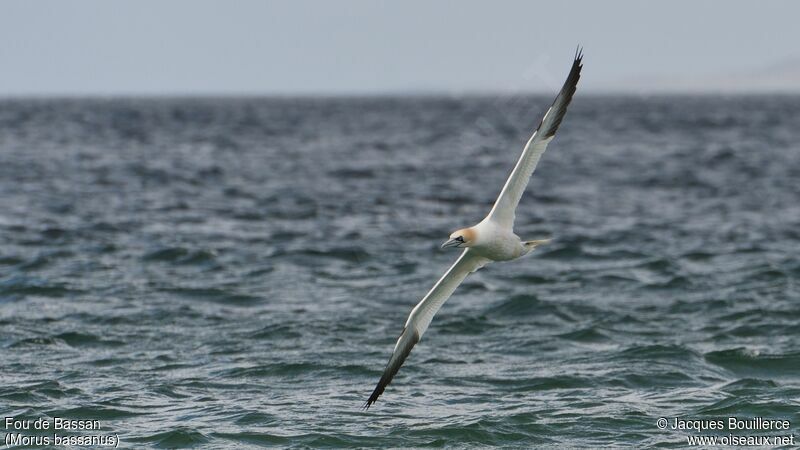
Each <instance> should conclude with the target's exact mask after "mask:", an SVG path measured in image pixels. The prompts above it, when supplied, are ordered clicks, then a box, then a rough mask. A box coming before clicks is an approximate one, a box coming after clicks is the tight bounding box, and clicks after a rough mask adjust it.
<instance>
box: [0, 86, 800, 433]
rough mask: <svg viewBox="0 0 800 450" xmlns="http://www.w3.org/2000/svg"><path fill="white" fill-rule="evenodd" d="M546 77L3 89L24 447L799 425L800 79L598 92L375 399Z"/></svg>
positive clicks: (3, 365)
mask: <svg viewBox="0 0 800 450" xmlns="http://www.w3.org/2000/svg"><path fill="white" fill-rule="evenodd" d="M551 101H552V97H551V96H549V95H548V96H536V95H533V96H532V95H516V94H507V95H506V94H504V95H499V96H496V95H480V96H425V95H411V96H367V97H299V98H294V97H252V98H250V97H232V98H227V97H205V98H182V97H177V98H114V97H109V98H105V97H100V98H6V99H3V100H0V416H1V417H0V419H1V420H2V422H0V438H2V439H3V440H4V441H3V444H2V445H3V446H4V447H7V448H66V447H64V446H63V445H62V446H60V447H59V445H60V444H57V443H55V439H57V438H59V439H62V441H59V442H61V443H63V442H64V441H63V439H65V438H66V437H69V438H70V439H72V441H70V442H73V443H75V444H74V445H77V446H81V445H85V444H86V443H88V444H89V445H92V446H93V447H92V448H101V447H103V446H104V445H116V446H118V447H119V448H137V449H138V448H209V449H238V448H259V447H270V448H321V447H326V448H370V447H371V448H404V449H405V448H420V447H444V448H486V447H503V448H555V447H559V448H685V447H687V446H688V445H691V443H690V442H689V441H688V440H691V439H697V438H700V437H703V436H706V437H708V436H710V438H715V439H719V441H718V442H716V444H711V443H710V442H707V443H706V445H705V446H707V447H711V446H713V445H722V446H725V445H726V444H725V443H726V442H727V445H729V446H737V445H738V444H736V443H735V442H737V440H738V439H739V438H741V437H742V436H744V437H747V436H769V438H770V439H772V438H780V439H784V438H785V439H786V441H779V443H778V444H774V443H773V446H775V447H782V446H783V447H785V448H793V447H795V446H796V445H798V444H799V443H800V97H798V96H783V95H738V96H716V95H683V96H645V95H628V96H611V95H605V96H603V95H590V94H584V93H582V92H581V91H580V89H579V91H578V93H577V94H576V96H575V99H574V101H573V103H572V105H571V107H570V109H569V112H568V113H567V115H566V117H565V119H564V122H563V123H562V125H561V128H560V130H559V133H558V135H557V136H556V138H555V140H554V141H552V142H551V143H550V146H549V148H548V150H547V152H546V153H545V154H544V156H543V157H542V159H541V161H540V163H539V166H538V168H537V170H536V172H535V174H534V176H533V177H532V178H531V181H530V184H529V186H528V189H527V191H526V193H525V195H524V196H523V198H522V201H521V202H520V205H519V208H518V209H517V212H516V226H515V232H516V234H518V235H519V236H520V237H522V238H523V239H527V240H530V239H544V238H552V241H551V242H550V243H549V244H547V245H544V246H541V247H539V248H537V249H536V250H535V251H534V252H533V253H532V254H530V255H528V256H527V257H525V258H523V259H519V260H516V261H511V262H505V263H496V264H490V265H488V266H486V267H485V268H483V269H481V270H480V271H478V272H476V273H474V274H472V275H471V276H470V277H468V278H467V280H466V281H465V282H464V283H463V284H462V285H461V286H460V287H459V288H458V290H457V291H456V292H455V294H454V295H453V296H452V297H451V298H450V300H449V301H448V302H447V303H446V304H445V305H444V307H443V308H442V310H441V311H439V313H438V314H437V316H436V317H435V319H434V320H433V323H432V324H431V327H430V328H429V330H428V331H427V333H426V334H425V335H424V337H423V338H422V340H421V341H420V343H419V344H418V345H417V346H416V347H415V348H414V350H413V351H412V353H411V355H410V357H409V358H408V360H406V362H405V364H404V366H403V367H402V368H401V370H400V372H399V374H398V375H397V377H396V378H395V379H394V381H393V382H392V384H391V385H390V386H389V387H388V388H387V389H386V392H385V393H384V394H383V396H381V398H380V399H379V400H378V402H377V403H376V404H374V405H373V406H372V407H371V408H369V409H368V410H365V409H363V408H362V407H363V405H364V402H365V401H366V399H367V397H368V396H369V394H370V393H371V392H372V389H373V388H374V387H375V385H376V383H377V381H378V378H379V377H380V375H381V373H382V371H383V368H384V366H385V364H386V362H387V361H388V359H389V356H390V354H391V352H392V349H393V346H394V343H395V341H396V339H397V337H398V335H399V334H400V332H401V330H402V328H403V325H404V323H405V320H406V318H407V316H408V313H409V312H410V310H411V309H412V307H413V306H414V305H415V304H416V303H417V302H418V301H419V300H420V299H421V298H422V296H423V295H424V294H425V293H426V292H427V291H428V289H430V288H431V286H432V285H433V284H434V283H435V282H436V280H437V279H438V278H439V277H440V276H441V275H442V274H443V273H444V271H445V270H446V269H447V268H448V267H449V266H450V264H452V263H453V262H454V260H455V259H456V257H457V255H458V250H455V249H441V248H440V245H441V244H442V243H443V242H444V241H445V240H447V238H448V235H449V234H450V233H451V232H452V231H453V230H456V229H459V228H462V227H465V226H470V225H473V224H475V223H477V222H478V221H480V220H481V219H482V218H483V217H484V216H485V215H486V214H487V212H488V211H489V209H490V208H491V206H492V203H493V202H494V200H495V198H496V197H497V195H498V193H499V192H500V189H501V187H502V186H503V183H504V182H505V180H506V177H507V176H508V174H509V173H510V171H511V169H512V168H513V166H514V164H515V162H516V160H517V158H518V157H519V154H520V152H521V150H522V148H523V146H524V144H525V142H526V140H527V139H528V137H529V136H530V134H531V132H532V131H533V129H534V128H535V127H536V125H537V124H538V122H539V120H540V118H541V116H542V115H543V113H544V111H545V110H546V108H547V107H548V106H549V104H550V102H551ZM731 418H733V419H734V421H737V420H742V421H750V422H741V423H742V424H744V425H743V426H744V429H735V430H734V429H733V428H731V427H730V426H729V422H728V421H729V420H730V419H731ZM662 419H663V420H662ZM754 419H761V420H762V422H757V421H756V420H754ZM767 420H773V421H777V422H770V423H773V425H774V426H776V427H777V426H779V425H775V423H778V424H785V422H788V426H787V427H781V428H774V427H773V428H771V429H767V430H764V429H763V426H762V425H759V424H763V421H767ZM717 421H721V422H722V427H721V428H720V427H716V428H715V427H711V425H710V424H711V423H716V422H717ZM783 421H785V422H783ZM57 423H58V424H60V425H61V426H60V427H58V428H57V427H56V424H57ZM681 423H683V424H684V426H683V427H680V424H681ZM734 423H737V422H734ZM26 424H27V425H28V427H27V428H26V427H25V425H26ZM37 424H38V426H37ZM65 424H66V425H65ZM709 427H711V428H709ZM734 428H736V427H734ZM9 436H10V437H9ZM790 437H792V439H794V441H793V443H794V444H793V445H792V444H788V439H789V438H790ZM25 439H27V440H25ZM37 439H38V442H37V441H36V440H37ZM45 439H48V441H45ZM725 439H727V441H725ZM9 440H10V441H9ZM80 440H82V441H80ZM80 442H83V444H81V443H80ZM770 442H772V441H770ZM28 444H30V445H28ZM73 448H74V447H73Z"/></svg>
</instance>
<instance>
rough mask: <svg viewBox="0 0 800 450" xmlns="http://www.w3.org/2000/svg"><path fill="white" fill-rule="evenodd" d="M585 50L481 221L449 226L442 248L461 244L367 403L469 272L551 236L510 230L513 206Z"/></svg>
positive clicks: (552, 131) (563, 107)
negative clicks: (528, 238)
mask: <svg viewBox="0 0 800 450" xmlns="http://www.w3.org/2000/svg"><path fill="white" fill-rule="evenodd" d="M582 59H583V54H582V51H581V50H580V48H579V49H578V51H577V52H576V53H575V59H574V61H573V63H572V69H570V71H569V75H568V76H567V80H566V81H565V82H564V86H563V87H562V88H561V91H560V92H559V93H558V96H556V99H555V101H553V104H552V105H551V106H550V109H548V110H547V112H546V113H545V115H544V117H543V118H542V121H541V122H540V123H539V127H538V128H537V129H536V131H535V132H534V133H533V136H531V138H530V139H529V140H528V143H527V144H526V145H525V149H524V150H523V151H522V156H520V158H519V161H517V165H516V166H514V170H513V171H512V172H511V175H510V176H509V177H508V180H506V184H505V186H503V190H502V191H501V192H500V196H499V197H498V198H497V201H495V203H494V206H493V207H492V210H491V211H489V215H487V216H486V218H484V219H483V220H482V221H480V223H478V224H477V225H475V226H472V227H469V228H462V229H460V230H457V231H455V232H453V233H452V234H451V235H450V239H449V240H448V241H447V242H445V243H444V244H442V248H447V247H454V248H463V249H464V251H463V252H462V253H461V256H459V257H458V259H457V260H456V262H455V264H453V265H452V266H451V267H450V269H448V270H447V272H446V273H445V274H444V275H443V276H442V278H440V279H439V281H437V282H436V284H435V285H434V286H433V288H432V289H431V290H430V291H429V292H428V294H427V295H425V298H423V299H422V300H421V301H420V302H419V303H418V304H417V306H415V307H414V309H413V310H412V311H411V314H410V315H409V316H408V320H407V321H406V325H405V327H403V332H402V333H400V338H398V339H397V343H396V344H395V346H394V351H393V352H392V356H391V358H390V359H389V363H388V364H386V369H384V371H383V375H382V376H381V379H380V381H378V385H377V386H376V387H375V390H374V391H372V395H370V396H369V399H368V400H367V402H366V403H365V404H364V408H365V409H366V408H369V407H370V406H371V405H372V404H373V403H375V402H376V401H377V400H378V397H380V395H381V394H383V391H384V390H385V389H386V386H388V385H389V383H391V381H392V378H394V376H395V375H396V374H397V371H398V370H400V366H402V365H403V362H404V361H405V360H406V358H407V357H408V355H409V353H411V349H412V348H414V345H416V344H417V342H419V340H420V338H421V337H422V335H423V334H425V331H426V330H427V329H428V326H429V325H430V324H431V320H432V319H433V316H434V315H435V314H436V312H437V311H439V309H440V308H441V307H442V305H443V304H444V302H446V301H447V299H448V298H450V296H451V295H452V294H453V291H455V290H456V288H457V287H458V285H459V284H461V282H462V281H464V279H465V278H466V277H467V275H469V274H470V273H472V272H475V271H476V270H478V269H480V268H481V267H483V266H485V265H486V264H488V263H490V262H494V261H510V260H512V259H517V258H520V257H522V256H525V255H527V254H528V253H530V252H531V251H533V249H534V248H536V247H537V246H539V245H541V244H544V243H546V242H548V241H549V239H539V240H533V241H523V240H521V239H520V238H519V236H517V235H516V234H514V214H515V213H514V212H515V210H516V209H517V205H518V204H519V200H520V198H521V197H522V193H523V192H524V191H525V187H526V186H527V185H528V180H530V178H531V175H532V174H533V171H534V169H536V164H537V163H538V162H539V158H541V157H542V154H543V153H544V151H545V149H547V144H549V143H550V141H552V140H553V138H554V137H555V135H556V130H558V126H559V125H560V124H561V120H562V119H563V118H564V114H565V113H566V112H567V106H569V103H570V101H571V100H572V96H573V95H574V94H575V89H576V88H577V86H578V80H579V79H580V77H581V68H582V67H583V66H582V64H581V60H582Z"/></svg>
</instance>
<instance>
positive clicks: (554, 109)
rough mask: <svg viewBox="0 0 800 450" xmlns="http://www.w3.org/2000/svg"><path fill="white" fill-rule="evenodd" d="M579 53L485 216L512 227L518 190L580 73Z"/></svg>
mask: <svg viewBox="0 0 800 450" xmlns="http://www.w3.org/2000/svg"><path fill="white" fill-rule="evenodd" d="M582 59H583V54H582V53H581V51H580V50H578V51H577V53H575V61H574V62H573V63H572V69H571V70H570V71H569V76H567V81H565V82H564V86H563V87H562V88H561V92H559V93H558V96H557V97H556V99H555V101H554V102H553V105H552V106H550V109H548V110H547V112H546V113H545V115H544V117H543V118H542V122H541V123H540V124H539V127H538V128H537V129H536V131H535V132H534V133H533V136H531V138H530V140H528V144H527V145H526V146H525V149H524V150H523V151H522V156H520V158H519V161H517V165H516V166H515V167H514V170H513V171H512V172H511V175H510V176H509V177H508V180H507V181H506V184H505V186H503V190H502V191H501V192H500V196H499V197H498V198H497V201H496V202H495V204H494V207H493V208H492V210H491V212H489V217H490V218H491V219H492V220H494V221H495V222H496V223H498V224H500V225H502V226H504V227H507V228H509V229H512V228H513V227H514V211H516V209H517V205H518V204H519V199H520V198H521V197H522V193H523V192H525V187H526V186H528V180H530V179H531V175H532V174H533V171H534V170H535V169H536V164H537V163H538V162H539V158H541V156H542V154H543V153H544V151H545V150H546V149H547V144H549V143H550V141H552V140H553V137H555V135H556V130H558V126H559V125H560V124H561V120H562V119H563V118H564V114H565V113H566V112H567V106H569V103H570V101H571V100H572V96H573V94H575V89H576V88H577V86H578V80H579V79H580V77H581V68H582V67H583V66H582V65H581V60H582Z"/></svg>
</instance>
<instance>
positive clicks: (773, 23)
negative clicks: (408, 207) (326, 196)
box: [0, 0, 800, 96]
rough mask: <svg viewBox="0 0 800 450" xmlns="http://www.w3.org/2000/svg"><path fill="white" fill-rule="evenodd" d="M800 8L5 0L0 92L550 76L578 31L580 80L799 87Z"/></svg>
mask: <svg viewBox="0 0 800 450" xmlns="http://www.w3.org/2000/svg"><path fill="white" fill-rule="evenodd" d="M798 17H800V2H797V1H703V0H693V1H669V2H648V1H574V2H569V1H552V0H550V1H547V2H533V1H483V2H478V1H395V2H384V1H373V0H364V1H351V0H345V1H323V0H319V1H308V0H301V1H297V0H292V1H289V0H286V1H280V2H279V1H245V0H237V1H199V0H162V1H143V0H137V1H113V0H97V1H78V0H76V1H62V0H53V1H36V0H24V1H22V0H20V1H16V0H12V1H3V2H2V3H0V61H1V62H0V64H1V65H0V96H17V95H48V94H60V95H83V94H101V95H108V94H236V93H241V94H249V93H253V94H295V93H299V94H313V93H329V94H347V93H379V92H431V91H433V92H443V93H460V92H467V91H486V92H493V91H512V92H517V91H536V92H538V91H551V90H553V89H555V88H556V87H557V85H558V84H560V82H561V81H562V80H563V77H564V76H565V75H566V72H567V70H568V68H569V64H570V62H571V58H572V55H573V53H574V50H575V47H576V45H577V44H582V45H583V46H584V48H585V54H586V57H585V68H584V76H583V79H582V80H581V83H582V87H583V89H586V90H594V91H601V90H631V91H647V90H663V89H667V90H669V89H683V88H686V89H688V90H693V89H700V90H702V89H705V88H709V89H732V90H749V89H754V90H765V89H766V90H769V89H772V88H776V86H777V88H776V89H781V90H792V89H798V90H800V26H798V25H797V20H798ZM776 72H780V73H778V74H777V75H776ZM773 78H774V79H773ZM770 80H771V81H770ZM776 83H777V84H776Z"/></svg>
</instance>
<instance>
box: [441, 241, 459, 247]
mask: <svg viewBox="0 0 800 450" xmlns="http://www.w3.org/2000/svg"><path fill="white" fill-rule="evenodd" d="M460 244H461V241H459V240H457V239H450V240H449V241H447V242H445V243H444V244H442V248H447V247H458V246H459V245H460Z"/></svg>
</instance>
